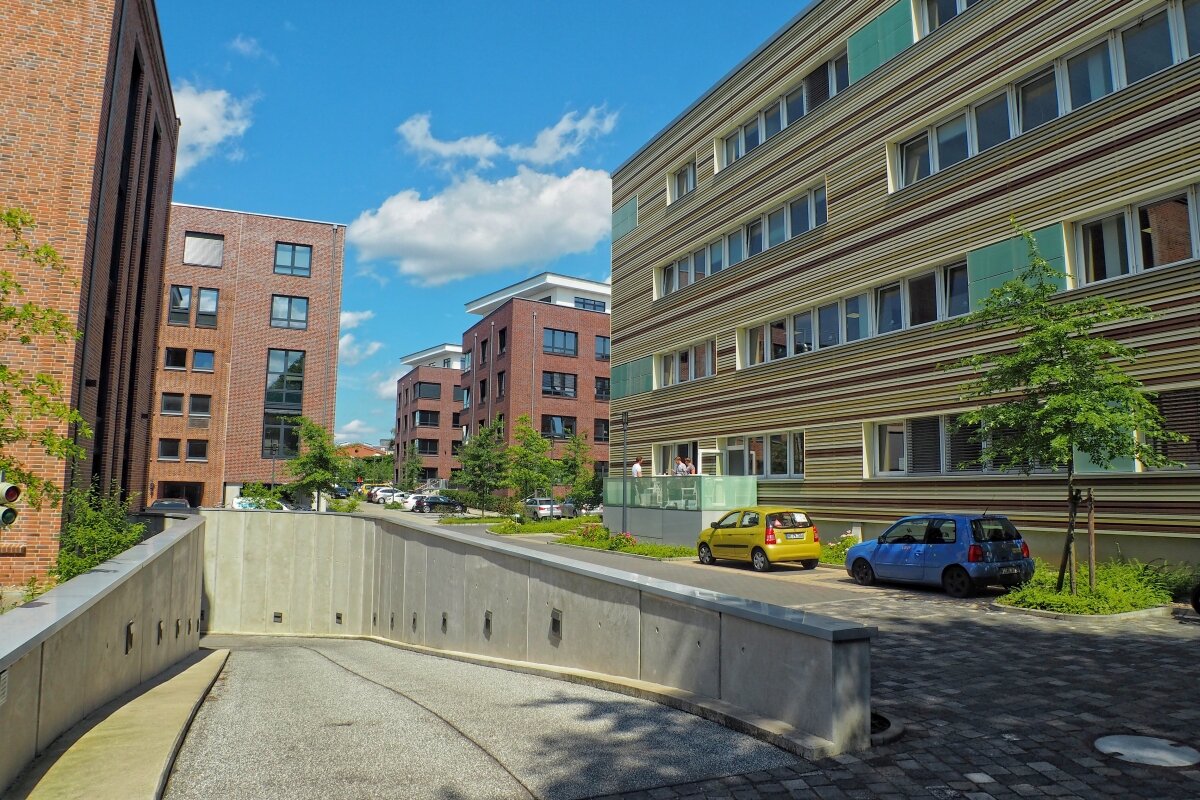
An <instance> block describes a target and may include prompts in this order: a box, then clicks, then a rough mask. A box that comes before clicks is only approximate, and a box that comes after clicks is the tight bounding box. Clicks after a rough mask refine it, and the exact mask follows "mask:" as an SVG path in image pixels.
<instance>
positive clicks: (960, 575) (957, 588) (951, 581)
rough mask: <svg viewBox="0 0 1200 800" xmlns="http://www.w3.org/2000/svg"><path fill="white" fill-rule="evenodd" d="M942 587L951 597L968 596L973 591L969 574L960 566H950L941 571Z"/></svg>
mask: <svg viewBox="0 0 1200 800" xmlns="http://www.w3.org/2000/svg"><path fill="white" fill-rule="evenodd" d="M942 588H943V589H945V590H946V594H948V595H950V596H951V597H960V598H961V597H970V596H971V595H972V594H974V593H975V584H974V583H973V582H972V581H971V576H970V575H968V574H967V571H966V570H965V569H963V568H962V567H958V566H955V567H950V568H948V569H947V570H946V571H945V572H943V573H942Z"/></svg>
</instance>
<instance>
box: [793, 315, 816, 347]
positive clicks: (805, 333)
mask: <svg viewBox="0 0 1200 800" xmlns="http://www.w3.org/2000/svg"><path fill="white" fill-rule="evenodd" d="M815 347H816V339H815V338H814V337H813V324H812V312H809V311H805V312H804V313H802V314H795V315H793V316H792V355H799V354H800V353H807V352H810V351H811V350H813V348H815Z"/></svg>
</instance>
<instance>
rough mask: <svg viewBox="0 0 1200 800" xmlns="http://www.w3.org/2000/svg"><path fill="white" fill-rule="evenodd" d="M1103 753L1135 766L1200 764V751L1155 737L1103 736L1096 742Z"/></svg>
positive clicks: (1187, 765) (1185, 765)
mask: <svg viewBox="0 0 1200 800" xmlns="http://www.w3.org/2000/svg"><path fill="white" fill-rule="evenodd" d="M1095 746H1096V749H1097V750H1099V751H1100V752H1101V753H1107V754H1108V755H1112V756H1116V757H1117V758H1119V759H1121V760H1122V761H1129V762H1131V763H1133V764H1149V765H1151V766H1155V767H1190V766H1192V765H1194V764H1200V751H1197V750H1196V749H1194V748H1191V747H1188V746H1187V745H1183V744H1179V742H1172V741H1170V740H1169V739H1157V738H1155V737H1153V736H1101V737H1100V738H1099V739H1097V740H1096V742H1095Z"/></svg>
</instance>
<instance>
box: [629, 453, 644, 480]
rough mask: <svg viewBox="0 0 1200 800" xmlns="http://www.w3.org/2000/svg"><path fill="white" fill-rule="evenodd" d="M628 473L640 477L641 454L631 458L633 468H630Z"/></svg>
mask: <svg viewBox="0 0 1200 800" xmlns="http://www.w3.org/2000/svg"><path fill="white" fill-rule="evenodd" d="M630 473H631V474H632V475H633V477H635V478H640V477H642V457H641V456H638V457H637V458H635V459H634V460H633V468H632V469H631V470H630Z"/></svg>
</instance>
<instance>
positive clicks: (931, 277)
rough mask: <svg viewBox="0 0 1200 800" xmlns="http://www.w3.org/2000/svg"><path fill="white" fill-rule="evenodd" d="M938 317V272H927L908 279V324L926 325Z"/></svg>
mask: <svg viewBox="0 0 1200 800" xmlns="http://www.w3.org/2000/svg"><path fill="white" fill-rule="evenodd" d="M937 318H938V309H937V274H936V273H933V272H927V273H925V274H924V275H918V276H917V277H915V278H909V279H908V324H909V325H910V326H912V325H924V324H925V323H926V322H933V321H934V320H936V319H937Z"/></svg>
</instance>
